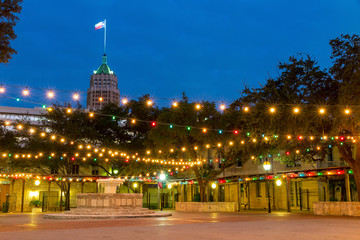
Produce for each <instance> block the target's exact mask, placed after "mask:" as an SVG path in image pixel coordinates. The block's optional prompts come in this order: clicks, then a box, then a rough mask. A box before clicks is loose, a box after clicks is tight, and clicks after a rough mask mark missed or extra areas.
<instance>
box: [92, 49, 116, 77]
mask: <svg viewBox="0 0 360 240" xmlns="http://www.w3.org/2000/svg"><path fill="white" fill-rule="evenodd" d="M95 74H112V75H113V74H114V72H113V71H111V70H110V68H109V66H108V65H107V57H106V55H105V54H104V56H103V57H102V64H101V66H100V67H99V68H98V70H96V72H95Z"/></svg>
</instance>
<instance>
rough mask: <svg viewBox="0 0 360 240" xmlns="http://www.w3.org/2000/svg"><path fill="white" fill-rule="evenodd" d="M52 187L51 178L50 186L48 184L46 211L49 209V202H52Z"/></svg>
mask: <svg viewBox="0 0 360 240" xmlns="http://www.w3.org/2000/svg"><path fill="white" fill-rule="evenodd" d="M50 187H51V181H50V180H49V186H48V194H47V201H46V211H47V212H48V211H49V204H50Z"/></svg>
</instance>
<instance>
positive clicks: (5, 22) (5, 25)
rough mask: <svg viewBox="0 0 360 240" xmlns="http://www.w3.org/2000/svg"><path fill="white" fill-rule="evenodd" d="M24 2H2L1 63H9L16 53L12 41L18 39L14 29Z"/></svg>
mask: <svg viewBox="0 0 360 240" xmlns="http://www.w3.org/2000/svg"><path fill="white" fill-rule="evenodd" d="M21 3H22V0H1V1H0V63H7V62H9V60H10V59H11V55H12V54H15V53H16V51H15V49H13V48H12V47H11V46H10V41H11V40H14V39H15V38H16V34H15V31H14V27H15V25H16V22H17V21H18V20H19V18H18V17H17V14H19V13H20V11H21Z"/></svg>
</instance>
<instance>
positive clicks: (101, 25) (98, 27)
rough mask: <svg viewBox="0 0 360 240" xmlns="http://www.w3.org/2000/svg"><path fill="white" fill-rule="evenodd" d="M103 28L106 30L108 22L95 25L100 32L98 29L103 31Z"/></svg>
mask: <svg viewBox="0 0 360 240" xmlns="http://www.w3.org/2000/svg"><path fill="white" fill-rule="evenodd" d="M101 28H106V21H103V22H99V23H97V24H95V30H98V29H101Z"/></svg>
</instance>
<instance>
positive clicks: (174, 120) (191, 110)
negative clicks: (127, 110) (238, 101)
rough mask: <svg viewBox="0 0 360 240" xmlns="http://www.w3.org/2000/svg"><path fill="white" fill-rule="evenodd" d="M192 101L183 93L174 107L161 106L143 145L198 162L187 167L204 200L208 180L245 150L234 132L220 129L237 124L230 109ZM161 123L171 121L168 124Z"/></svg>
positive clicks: (163, 155) (161, 154)
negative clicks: (220, 110) (198, 104)
mask: <svg viewBox="0 0 360 240" xmlns="http://www.w3.org/2000/svg"><path fill="white" fill-rule="evenodd" d="M195 105H196V104H195V103H190V102H188V100H187V98H186V97H185V96H184V97H183V99H182V101H180V102H178V104H177V107H173V108H164V109H162V111H161V113H160V115H159V116H158V118H157V120H156V122H157V127H155V128H152V129H151V131H150V133H149V137H148V140H149V141H148V142H147V146H148V148H150V149H153V155H152V156H154V157H158V158H162V159H177V161H179V160H180V161H184V162H186V161H189V160H190V161H197V162H198V163H199V164H195V165H193V166H192V167H191V169H192V170H193V174H194V175H193V176H194V177H195V178H196V180H197V182H198V184H199V189H200V200H201V201H202V202H205V201H206V200H207V198H206V188H207V187H208V185H209V182H210V181H212V180H214V179H215V178H217V177H219V175H220V174H221V173H222V172H223V171H224V170H225V169H226V168H228V167H230V166H233V165H234V164H236V163H238V162H241V161H242V159H246V157H245V155H246V151H245V149H244V148H243V147H242V146H241V143H240V141H238V139H239V136H238V135H237V134H234V132H232V131H231V132H229V131H224V132H222V131H221V129H236V127H239V125H238V124H239V123H240V122H238V123H237V122H236V121H234V119H235V118H234V116H233V115H234V112H233V111H231V110H229V111H225V112H224V113H223V114H221V113H220V112H219V111H218V110H217V109H216V105H215V103H213V102H206V101H204V102H202V103H201V109H199V110H196V108H195ZM162 123H171V126H170V125H169V124H162ZM186 126H191V129H190V128H187V127H186ZM204 129H205V130H204ZM218 130H220V131H218ZM200 163H201V164H200ZM188 177H189V176H188Z"/></svg>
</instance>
